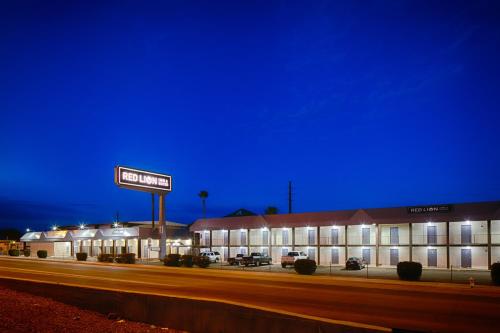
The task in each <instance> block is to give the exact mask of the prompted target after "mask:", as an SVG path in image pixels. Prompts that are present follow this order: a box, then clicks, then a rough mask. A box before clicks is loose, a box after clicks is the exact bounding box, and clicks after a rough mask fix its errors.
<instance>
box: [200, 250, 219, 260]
mask: <svg viewBox="0 0 500 333" xmlns="http://www.w3.org/2000/svg"><path fill="white" fill-rule="evenodd" d="M200 256H201V257H208V259H210V262H219V261H220V260H221V256H220V253H219V252H217V251H213V252H202V253H201V254H200Z"/></svg>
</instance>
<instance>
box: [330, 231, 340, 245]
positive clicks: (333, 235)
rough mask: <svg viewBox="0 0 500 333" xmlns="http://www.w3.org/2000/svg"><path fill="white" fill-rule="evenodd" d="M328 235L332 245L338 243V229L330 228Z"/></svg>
mask: <svg viewBox="0 0 500 333" xmlns="http://www.w3.org/2000/svg"><path fill="white" fill-rule="evenodd" d="M330 236H331V239H332V242H331V244H332V245H338V244H339V229H337V228H332V231H331V235H330Z"/></svg>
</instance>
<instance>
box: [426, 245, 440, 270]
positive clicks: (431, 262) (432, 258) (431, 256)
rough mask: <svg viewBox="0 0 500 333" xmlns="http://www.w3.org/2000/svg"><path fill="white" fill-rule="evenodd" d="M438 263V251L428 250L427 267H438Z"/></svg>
mask: <svg viewBox="0 0 500 333" xmlns="http://www.w3.org/2000/svg"><path fill="white" fill-rule="evenodd" d="M437 262H438V256H437V249H428V250H427V266H429V267H437Z"/></svg>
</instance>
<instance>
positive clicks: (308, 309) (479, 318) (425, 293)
mask: <svg viewBox="0 0 500 333" xmlns="http://www.w3.org/2000/svg"><path fill="white" fill-rule="evenodd" d="M0 276H3V277H12V278H24V279H32V280H40V281H51V282H60V283H68V284H73V285H82V286H87V287H89V286H90V287H92V286H95V287H100V288H103V287H104V288H110V289H113V290H116V289H120V290H127V291H137V292H147V293H154V294H158V295H170V296H185V297H201V298H208V299H212V300H216V301H230V302H238V303H244V304H247V305H249V306H258V307H265V308H267V309H270V310H277V311H288V312H291V313H296V314H299V315H308V316H314V317H317V318H326V319H334V320H342V321H351V322H356V323H363V324H370V325H377V326H382V327H388V328H395V327H396V328H404V329H413V330H420V331H436V332H498V326H497V325H498V319H499V316H498V314H499V313H500V288H499V287H492V286H476V287H475V288H473V289H471V288H470V287H469V286H468V285H458V284H443V283H425V282H400V281H389V280H375V279H373V280H371V279H370V280H361V279H350V278H341V277H326V276H299V275H289V274H277V273H259V272H249V271H245V272H236V271H221V270H207V269H199V268H174V267H162V266H143V265H132V266H126V265H117V264H101V263H76V262H75V263H71V262H52V261H43V260H30V259H12V258H0Z"/></svg>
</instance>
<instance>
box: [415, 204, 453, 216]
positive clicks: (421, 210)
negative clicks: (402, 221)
mask: <svg viewBox="0 0 500 333" xmlns="http://www.w3.org/2000/svg"><path fill="white" fill-rule="evenodd" d="M452 208H453V206H452V205H436V206H417V207H408V214H426V213H449V212H451V210H452Z"/></svg>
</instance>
